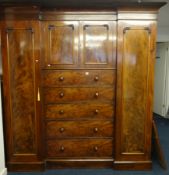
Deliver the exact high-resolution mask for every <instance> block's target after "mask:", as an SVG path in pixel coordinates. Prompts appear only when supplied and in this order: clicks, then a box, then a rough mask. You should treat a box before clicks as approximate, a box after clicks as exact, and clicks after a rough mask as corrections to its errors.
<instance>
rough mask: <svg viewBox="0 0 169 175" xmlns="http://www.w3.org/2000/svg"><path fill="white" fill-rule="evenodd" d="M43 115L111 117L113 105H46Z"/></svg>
mask: <svg viewBox="0 0 169 175" xmlns="http://www.w3.org/2000/svg"><path fill="white" fill-rule="evenodd" d="M45 117H46V118H48V119H113V117H114V105H113V104H106V103H98V104H97V103H95V104H94V103H92V104H90V103H89V104H57V105H46V106H45Z"/></svg>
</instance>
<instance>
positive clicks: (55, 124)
mask: <svg viewBox="0 0 169 175" xmlns="http://www.w3.org/2000/svg"><path fill="white" fill-rule="evenodd" d="M46 136H47V138H64V137H113V123H112V121H104V120H103V121H102V120H101V121H48V122H47V123H46Z"/></svg>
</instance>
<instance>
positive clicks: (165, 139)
mask: <svg viewBox="0 0 169 175" xmlns="http://www.w3.org/2000/svg"><path fill="white" fill-rule="evenodd" d="M154 118H155V121H156V124H157V127H158V132H159V137H160V142H161V146H162V149H163V152H164V154H165V159H166V161H167V165H168V169H167V170H163V169H162V168H161V167H160V165H159V164H158V161H157V159H156V156H155V155H153V169H152V171H115V170H112V169H64V170H47V171H45V172H39V173H8V175H169V119H163V118H161V117H159V116H157V115H155V117H154Z"/></svg>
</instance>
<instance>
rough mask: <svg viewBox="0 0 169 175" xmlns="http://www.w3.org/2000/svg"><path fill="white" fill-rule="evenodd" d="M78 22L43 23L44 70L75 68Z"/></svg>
mask: <svg viewBox="0 0 169 175" xmlns="http://www.w3.org/2000/svg"><path fill="white" fill-rule="evenodd" d="M77 26H78V22H77V21H43V22H42V41H43V42H42V53H43V54H42V55H43V67H44V68H75V67H77V59H78V48H79V46H78V28H77Z"/></svg>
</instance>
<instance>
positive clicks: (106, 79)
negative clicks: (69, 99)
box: [43, 70, 116, 87]
mask: <svg viewBox="0 0 169 175" xmlns="http://www.w3.org/2000/svg"><path fill="white" fill-rule="evenodd" d="M115 74H116V72H115V71H114V70H86V71H81V70H79V71H78V70H77V71H75V70H74V71H71V70H70V71H67V70H65V71H47V70H46V71H44V72H43V86H45V87H52V86H56V87H59V86H79V85H85V86H104V85H105V86H112V85H114V84H115V77H116V75H115Z"/></svg>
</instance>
